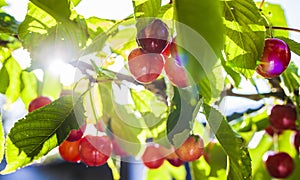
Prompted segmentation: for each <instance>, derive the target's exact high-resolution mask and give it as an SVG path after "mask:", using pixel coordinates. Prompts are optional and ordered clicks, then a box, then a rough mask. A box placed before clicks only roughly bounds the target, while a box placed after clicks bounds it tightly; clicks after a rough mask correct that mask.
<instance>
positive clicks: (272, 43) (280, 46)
mask: <svg viewBox="0 0 300 180" xmlns="http://www.w3.org/2000/svg"><path fill="white" fill-rule="evenodd" d="M290 60H291V51H290V49H289V46H288V45H287V44H286V43H285V42H284V41H282V40H280V39H277V38H268V39H266V40H265V47H264V51H263V55H262V59H261V62H260V64H259V65H258V67H257V69H256V72H257V73H258V74H260V75H261V76H263V77H265V78H274V77H277V76H279V75H280V74H281V73H282V72H283V71H284V70H285V69H286V68H287V67H288V65H289V63H290Z"/></svg>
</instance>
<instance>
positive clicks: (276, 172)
mask: <svg viewBox="0 0 300 180" xmlns="http://www.w3.org/2000/svg"><path fill="white" fill-rule="evenodd" d="M263 161H264V163H265V166H266V168H267V171H268V172H269V174H270V175H271V176H272V177H275V178H286V177H288V176H289V175H290V174H292V172H293V171H294V168H295V165H294V161H293V159H292V157H291V156H290V155H289V154H287V153H285V152H273V151H267V152H266V153H265V154H264V155H263Z"/></svg>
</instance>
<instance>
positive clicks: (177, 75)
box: [165, 57, 188, 88]
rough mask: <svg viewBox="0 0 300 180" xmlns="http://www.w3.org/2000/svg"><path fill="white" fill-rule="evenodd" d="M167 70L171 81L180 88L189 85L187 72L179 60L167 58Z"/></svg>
mask: <svg viewBox="0 0 300 180" xmlns="http://www.w3.org/2000/svg"><path fill="white" fill-rule="evenodd" d="M165 72H166V75H167V77H168V79H169V80H170V82H171V83H172V84H173V85H174V86H177V87H179V88H184V87H187V86H188V77H187V73H186V71H185V69H184V67H183V66H180V65H179V64H178V63H177V61H176V60H175V59H174V58H172V57H170V58H167V59H166V63H165Z"/></svg>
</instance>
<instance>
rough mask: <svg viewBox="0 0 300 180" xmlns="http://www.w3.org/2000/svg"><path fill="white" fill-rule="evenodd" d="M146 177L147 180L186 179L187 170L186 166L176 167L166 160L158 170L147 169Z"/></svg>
mask: <svg viewBox="0 0 300 180" xmlns="http://www.w3.org/2000/svg"><path fill="white" fill-rule="evenodd" d="M146 177H147V178H146V179H147V180H156V179H161V177H164V179H165V180H167V179H169V180H172V179H185V178H186V170H185V168H184V166H179V167H175V166H173V165H171V164H170V163H169V162H167V161H166V160H165V162H164V163H163V164H162V166H160V167H159V168H158V169H147V174H146Z"/></svg>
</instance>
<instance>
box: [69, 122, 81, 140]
mask: <svg viewBox="0 0 300 180" xmlns="http://www.w3.org/2000/svg"><path fill="white" fill-rule="evenodd" d="M85 129H86V123H84V124H83V125H82V126H81V127H80V128H79V129H72V130H71V132H70V134H69V136H68V137H67V141H77V140H79V139H80V138H81V137H82V136H83V133H84V132H85Z"/></svg>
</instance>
